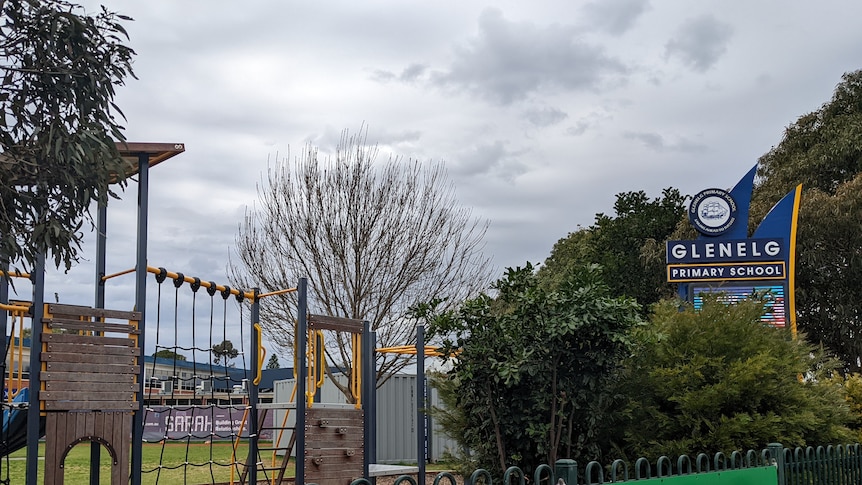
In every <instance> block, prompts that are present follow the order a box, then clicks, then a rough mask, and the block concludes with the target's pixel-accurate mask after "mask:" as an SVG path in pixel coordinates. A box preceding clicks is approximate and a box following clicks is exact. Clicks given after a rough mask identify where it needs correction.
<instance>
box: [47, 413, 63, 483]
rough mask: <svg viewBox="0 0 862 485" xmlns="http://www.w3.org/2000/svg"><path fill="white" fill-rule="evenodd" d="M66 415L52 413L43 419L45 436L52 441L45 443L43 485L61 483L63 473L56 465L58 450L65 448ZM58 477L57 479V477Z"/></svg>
mask: <svg viewBox="0 0 862 485" xmlns="http://www.w3.org/2000/svg"><path fill="white" fill-rule="evenodd" d="M66 416H67V415H65V414H58V413H52V414H49V415H48V416H47V417H46V418H45V435H46V436H50V437H51V438H52V439H50V440H47V441H46V442H45V483H62V481H63V478H62V477H63V473H64V471H63V470H62V469H61V468H60V466H59V464H58V463H57V458H58V456H62V454H61V452H60V450H61V449H62V447H65V445H64V444H63V441H64V440H65V436H66V433H65V429H66V427H65V422H64V419H65V418H66ZM58 475H59V477H58Z"/></svg>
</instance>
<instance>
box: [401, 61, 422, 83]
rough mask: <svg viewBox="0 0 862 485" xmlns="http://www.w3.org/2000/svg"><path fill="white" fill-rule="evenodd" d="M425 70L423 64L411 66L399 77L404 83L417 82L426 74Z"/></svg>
mask: <svg viewBox="0 0 862 485" xmlns="http://www.w3.org/2000/svg"><path fill="white" fill-rule="evenodd" d="M425 70H426V67H425V66H424V65H422V64H410V65H409V66H407V67H406V68H404V70H403V71H401V75H400V76H398V80H399V81H402V82H414V81H417V80H418V79H419V78H420V77H421V76H422V75H423V74H425Z"/></svg>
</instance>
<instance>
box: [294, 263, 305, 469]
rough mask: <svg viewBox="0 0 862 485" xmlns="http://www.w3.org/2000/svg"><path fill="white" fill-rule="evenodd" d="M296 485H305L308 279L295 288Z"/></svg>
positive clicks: (300, 280)
mask: <svg viewBox="0 0 862 485" xmlns="http://www.w3.org/2000/svg"><path fill="white" fill-rule="evenodd" d="M296 313H297V315H296V333H295V334H294V339H295V340H296V355H295V356H294V360H295V361H296V366H297V369H296V370H297V373H296V376H297V377H296V379H297V382H296V425H295V427H294V429H293V432H294V436H296V482H295V483H296V485H305V379H306V375H307V374H308V368H307V367H306V365H305V352H306V347H307V346H306V344H307V342H306V339H307V338H308V322H307V320H306V319H307V317H308V279H307V278H300V279H299V285H298V286H297V308H296Z"/></svg>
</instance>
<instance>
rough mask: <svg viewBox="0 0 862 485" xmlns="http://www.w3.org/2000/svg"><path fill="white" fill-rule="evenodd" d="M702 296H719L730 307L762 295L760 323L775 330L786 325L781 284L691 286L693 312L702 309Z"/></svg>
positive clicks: (785, 305)
mask: <svg viewBox="0 0 862 485" xmlns="http://www.w3.org/2000/svg"><path fill="white" fill-rule="evenodd" d="M704 294H719V295H720V296H719V301H723V302H726V303H728V304H731V305H732V304H735V303H737V302H739V301H740V300H747V299H749V298H751V297H752V296H754V295H763V296H764V299H765V312H764V314H763V315H762V316H761V317H760V321H762V322H763V323H765V324H767V325H771V326H773V327H777V328H784V327H785V326H786V325H787V300H786V298H785V290H784V285H783V284H780V285H776V284H770V283H759V284H758V283H754V284H749V285H721V286H708V285H691V295H693V301H692V302H693V303H694V308H695V310H699V309H701V308H702V307H703V295H704Z"/></svg>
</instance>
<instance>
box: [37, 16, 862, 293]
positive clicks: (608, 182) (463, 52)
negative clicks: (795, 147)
mask: <svg viewBox="0 0 862 485" xmlns="http://www.w3.org/2000/svg"><path fill="white" fill-rule="evenodd" d="M85 3H86V4H87V5H88V6H89V7H88V8H89V9H90V10H91V11H95V8H96V5H98V4H97V3H95V2H93V3H91V2H85ZM106 6H107V7H108V8H109V9H111V10H115V11H119V12H121V13H123V14H126V15H129V16H131V17H133V18H134V19H135V21H134V22H131V23H129V24H127V27H128V31H129V34H130V37H131V40H130V42H129V44H130V46H131V47H133V48H134V49H135V50H136V51H137V57H136V60H135V66H134V68H135V71H136V74H137V76H138V78H139V79H138V80H129V82H128V83H127V85H126V86H124V87H121V88H120V89H119V92H118V97H117V103H118V104H119V105H120V106H121V107H122V109H123V111H124V112H125V114H126V116H127V118H128V121H127V130H126V134H127V137H128V139H129V140H130V141H148V142H171V143H174V142H179V143H184V144H185V146H186V152H185V153H184V154H182V155H179V156H178V157H176V158H174V159H171V160H169V161H168V162H165V163H163V164H161V165H159V166H157V167H155V168H154V169H153V171H152V172H151V183H152V189H151V214H150V224H149V228H150V233H149V248H150V250H149V261H150V264H151V265H155V266H165V267H167V268H168V269H171V270H174V271H183V272H185V273H186V274H191V275H195V276H199V277H201V278H202V279H205V280H215V281H217V282H225V281H226V276H225V265H226V263H227V261H228V258H229V257H230V255H231V252H232V251H233V245H234V238H235V235H236V230H237V225H238V224H239V222H240V221H241V218H242V216H243V214H244V212H245V211H246V210H247V208H248V207H251V206H253V205H254V204H255V201H256V199H257V196H256V184H258V183H259V182H260V180H261V176H262V175H263V174H264V173H265V171H266V169H267V164H268V162H269V163H271V162H272V161H274V160H275V159H276V158H278V157H284V156H285V155H287V154H288V153H297V152H298V150H299V149H300V148H301V147H302V146H303V145H304V144H306V143H312V144H314V145H317V146H320V147H321V149H322V150H324V151H325V150H329V149H332V148H333V147H334V145H335V143H336V142H337V141H338V139H339V135H340V132H341V131H342V130H343V129H349V130H351V132H356V131H357V130H359V128H360V127H361V126H363V125H364V126H366V127H367V129H368V140H369V141H371V142H375V143H378V144H379V145H380V147H381V152H382V154H381V161H382V160H383V159H384V157H386V156H387V154H389V153H391V154H394V155H397V156H401V157H404V158H416V159H420V160H428V161H438V160H443V161H445V163H446V166H447V169H448V172H449V175H450V178H451V179H452V181H453V182H454V183H455V185H456V188H457V194H458V198H459V200H460V202H461V203H462V204H463V205H465V206H467V207H470V208H472V210H473V213H474V215H475V216H477V217H480V218H486V219H488V220H489V221H490V228H489V230H488V233H487V236H486V246H485V250H486V251H487V254H488V255H489V256H491V257H492V258H493V262H494V265H495V266H496V268H497V271H496V274H501V272H502V270H503V269H504V268H505V267H507V266H515V265H523V264H524V262H526V261H530V262H533V263H539V262H542V261H543V260H544V259H545V258H546V257H547V256H548V254H549V252H550V250H551V247H552V246H553V244H554V242H556V241H557V240H558V239H560V238H562V237H564V236H566V235H567V234H568V233H569V232H570V231H573V230H575V229H576V228H577V227H578V226H579V225H580V226H588V225H590V224H592V223H593V220H594V216H595V214H596V213H597V212H612V204H613V201H614V196H615V194H617V193H620V192H625V191H634V190H644V191H646V192H647V194H648V195H649V196H650V197H658V196H659V195H660V194H661V190H662V189H663V188H665V187H676V188H679V189H680V190H681V191H682V192H683V193H686V194H693V193H695V192H697V191H699V190H701V189H704V188H707V187H713V186H714V187H721V188H729V187H730V186H732V185H733V184H734V183H735V182H736V181H737V180H738V179H739V178H740V177H742V175H744V174H745V172H746V171H747V170H748V169H750V168H751V167H752V166H753V165H754V164H755V163H756V161H757V158H758V157H759V156H760V155H762V154H763V153H764V152H766V151H767V150H769V148H770V147H771V146H773V145H775V144H777V143H778V142H779V141H780V140H781V136H782V133H783V130H784V128H785V127H786V126H787V125H788V124H790V123H791V122H793V121H794V120H795V119H796V118H797V117H798V116H800V115H802V114H804V113H807V112H809V111H812V110H814V109H817V108H818V107H819V106H820V105H821V104H822V103H824V102H826V101H827V100H828V99H829V98H830V96H831V94H832V90H833V88H834V87H835V85H836V84H837V83H838V82H839V81H840V79H841V75H842V74H843V73H845V72H848V71H853V70H856V69H859V68H862V29H860V28H859V19H860V18H862V2H858V1H855V0H823V1H818V2H808V1H805V2H803V1H797V0H765V1H757V2H751V1H727V0H723V1H698V2H692V1H689V0H664V1H661V2H659V1H652V2H649V1H642V0H602V1H594V2H581V1H542V0H534V1H531V2H525V1H523V0H518V1H495V2H486V1H458V2H454V1H436V2H420V1H389V0H364V1H360V2H356V1H351V2H342V1H317V2H305V1H303V2H300V1H279V2H276V1H270V2H254V1H251V2H243V3H241V4H240V3H237V2H227V1H220V0H198V1H193V0H148V1H146V2H121V1H108V2H107V3H106ZM125 198H126V200H125V201H123V202H122V203H116V204H112V205H111V208H110V221H109V224H110V232H109V259H108V270H109V272H110V271H118V270H121V269H126V268H131V267H132V266H134V232H133V227H134V210H135V185H134V184H133V185H132V186H130V188H129V189H128V190H127V192H126V194H125ZM92 253H93V249H92V245H90V246H88V247H85V256H86V257H87V258H92ZM92 279H93V276H92V269H91V268H90V267H88V266H87V264H86V263H85V264H84V265H82V267H81V268H78V269H75V270H73V272H72V273H70V274H69V275H62V274H55V275H51V276H50V277H49V282H50V283H49V284H51V285H55V286H54V287H49V289H48V294H49V295H51V294H52V293H53V292H57V293H59V297H60V300H61V301H65V302H70V303H85V304H90V303H91V302H92V292H93V290H92ZM131 284H132V279H131V277H127V279H125V280H123V281H119V280H118V281H117V282H116V283H115V284H113V286H112V288H113V290H112V291H116V292H117V295H118V298H120V299H122V298H125V297H124V296H123V295H124V294H125V293H124V292H127V290H128V287H130V285H131ZM125 285H129V286H128V287H126V286H125ZM76 300H81V301H76ZM109 306H110V305H109Z"/></svg>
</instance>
